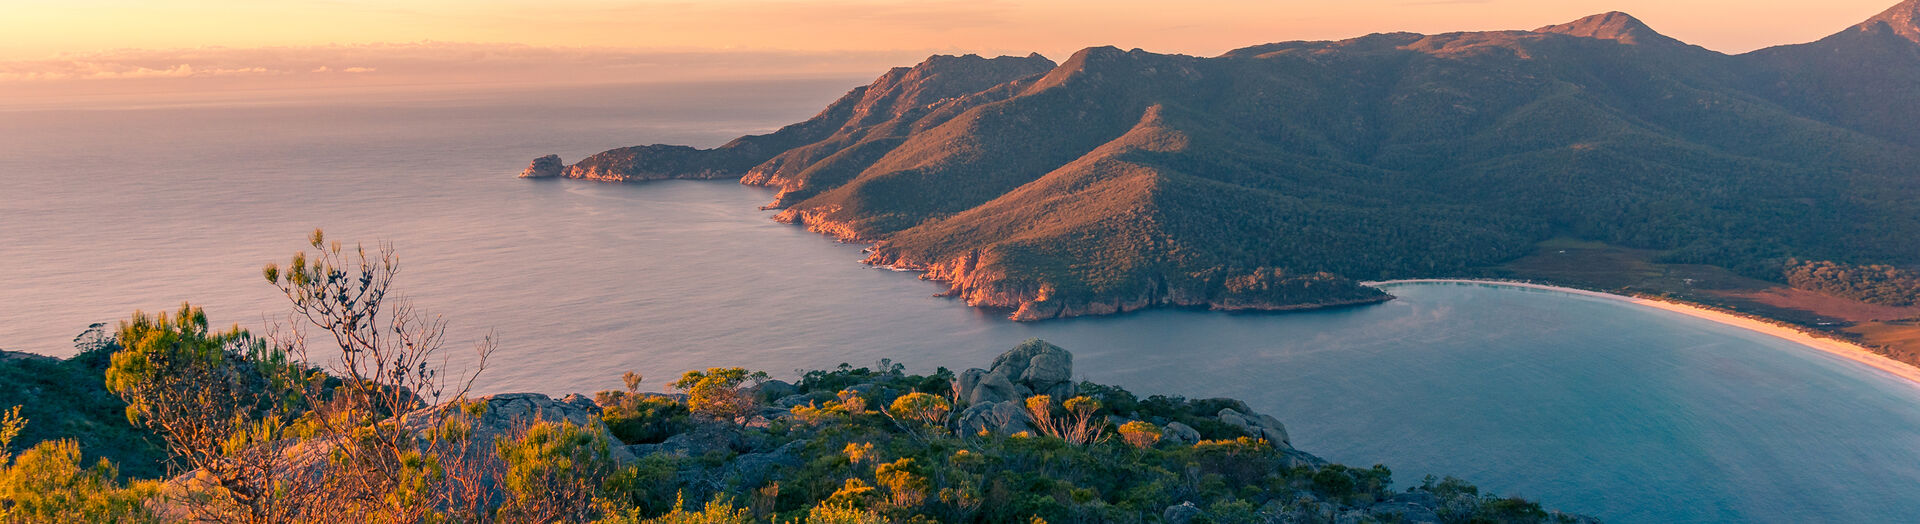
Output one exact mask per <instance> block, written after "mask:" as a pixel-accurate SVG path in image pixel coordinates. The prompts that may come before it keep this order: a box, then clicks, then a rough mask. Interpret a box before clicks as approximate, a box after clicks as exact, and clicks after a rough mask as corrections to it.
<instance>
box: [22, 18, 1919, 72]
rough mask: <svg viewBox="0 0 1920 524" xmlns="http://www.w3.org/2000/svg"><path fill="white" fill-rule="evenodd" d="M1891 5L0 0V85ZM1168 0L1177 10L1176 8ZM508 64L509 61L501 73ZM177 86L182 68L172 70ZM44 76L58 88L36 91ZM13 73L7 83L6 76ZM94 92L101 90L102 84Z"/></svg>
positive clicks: (1812, 31)
mask: <svg viewBox="0 0 1920 524" xmlns="http://www.w3.org/2000/svg"><path fill="white" fill-rule="evenodd" d="M1893 3H1894V0H1822V1H1811V0H1799V1H1770V0H1746V1H1739V0H1184V1H1180V2H1167V1H1164V0H1152V1H1142V0H1054V1H1029V2H1016V1H1006V0H638V1H632V0H629V1H612V0H0V35H5V36H4V37H0V87H4V85H5V84H13V87H14V88H15V90H16V91H17V90H20V89H26V90H28V91H32V90H33V89H35V88H36V86H37V89H39V90H41V91H47V92H74V91H75V89H76V88H74V87H72V86H71V85H69V84H72V83H74V82H81V83H82V84H84V85H83V86H82V87H80V88H77V89H78V90H79V91H87V90H88V89H90V88H89V87H85V86H92V87H91V88H92V89H106V88H107V87H119V88H137V89H136V90H140V89H149V90H150V89H155V87H152V86H156V85H159V84H157V83H156V82H158V81H160V80H165V79H174V80H180V79H199V81H200V82H199V84H200V85H202V87H204V84H208V82H207V79H211V78H223V79H228V80H227V81H226V82H224V83H223V84H222V85H241V86H253V87H260V86H283V85H289V84H303V83H306V84H321V83H334V84H356V83H357V84H377V83H381V82H389V83H392V82H403V83H422V82H435V81H445V82H453V83H457V82H485V81H498V80H500V79H501V75H505V74H508V73H509V72H518V73H515V74H518V75H519V76H518V77H517V78H524V79H548V80H556V81H557V80H584V79H593V78H600V79H623V80H632V79H653V80H673V79H679V78H684V79H701V78H717V77H727V76H731V75H739V74H746V73H747V72H754V71H759V72H763V73H768V74H812V75H855V76H872V75H873V74H878V73H879V72H881V71H883V70H884V68H885V67H887V66H889V65H911V63H913V62H915V61H917V59H918V58H920V57H924V56H925V55H927V54H933V53H978V54H982V55H989V56H991V55H998V54H1019V55H1024V54H1027V53H1029V52H1039V53H1041V54H1044V55H1047V56H1048V57H1051V58H1055V59H1056V60H1057V59H1063V58H1065V57H1066V56H1067V55H1069V54H1071V53H1072V52H1073V51H1075V50H1077V49H1080V48H1083V47H1088V46H1095V45H1115V46H1119V47H1121V48H1135V47H1139V48H1143V49H1147V50H1149V51H1156V52H1167V53H1184V54H1192V55H1202V56H1206V55H1215V54H1219V53H1221V52H1225V51H1227V50H1230V49H1233V48H1237V47H1242V46H1247V45H1253V44H1259V43H1267V42H1275V41H1284V40H1323V39H1340V38H1348V37H1354V36H1360V35H1364V34H1368V33H1375V32H1387V31H1413V32H1420V33H1429V34H1431V33H1440V32H1448V31H1468V30H1494V29H1531V28H1535V27H1540V26H1544V25H1550V24H1556V23H1561V22H1566V21H1570V20H1573V19H1576V18H1579V17H1581V16H1585V15H1590V14H1596V13H1601V12H1606V11H1614V10H1618V11H1625V12H1628V13H1631V14H1633V15H1635V16H1637V17H1639V18H1640V19H1642V20H1643V21H1645V22H1647V23H1648V24H1649V25H1651V26H1653V27H1654V28H1655V29H1656V30H1659V31H1661V32H1662V33H1665V34H1667V35H1669V36H1672V37H1675V38H1679V39H1681V40H1684V41H1687V42H1689V43H1694V44H1698V45H1701V46H1704V47H1707V48H1709V49H1714V50H1717V51H1721V52H1727V53H1739V52H1745V51H1749V50H1753V49H1757V48H1761V47H1766V46H1771V45H1779V44H1789V43H1800V42H1806V41H1811V40H1815V39H1818V38H1820V37H1822V36H1825V35H1828V34H1832V33H1834V32H1837V31H1839V30H1841V29H1843V28H1846V27H1848V26H1850V25H1853V24H1855V23H1858V22H1860V21H1862V20H1864V19H1866V18H1868V17H1870V16H1872V15H1874V14H1876V13H1878V12H1880V11H1881V10H1884V9H1886V8H1887V7H1889V6H1891V5H1892V4H1893ZM1176 6H1177V7H1176ZM510 76H511V75H510ZM174 83H177V84H181V85H187V84H189V83H188V82H174ZM56 84H57V85H58V86H56ZM23 86H24V87H23ZM103 86H107V87H103Z"/></svg>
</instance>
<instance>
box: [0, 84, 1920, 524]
mask: <svg viewBox="0 0 1920 524" xmlns="http://www.w3.org/2000/svg"><path fill="white" fill-rule="evenodd" d="M856 83H858V82H857V81H852V80H830V81H785V82H767V83H735V84H703V85H658V86H618V87H601V88H581V89H557V90H545V91H472V92H465V93H438V94H418V93H416V94H409V95H378V96H355V97H341V98H340V99H335V100H329V101H326V102H325V103H319V102H313V101H308V100H265V101H261V102H256V103H249V104H240V105H201V106H177V107H146V108H115V109H89V110H48V111H13V112H0V137H5V140H0V188H4V194H5V196H6V198H0V346H4V347H6V348H9V349H15V350H28V351H37V352H42V353H49V354H56V355H59V354H66V353H70V352H71V350H70V349H69V348H68V347H67V346H68V339H70V338H71V337H72V336H73V335H74V334H75V333H77V332H79V331H80V330H81V329H83V328H84V327H85V326H86V325H87V324H88V323H91V322H102V321H105V322H111V321H114V320H117V319H121V318H124V317H125V316H126V315H127V314H128V313H130V312H131V311H133V310H134V309H145V310H149V311H153V310H161V309H170V308H172V307H175V306H176V305H177V304H178V303H179V302H180V301H182V300H192V301H194V303H196V304H199V305H203V306H205V307H206V308H208V312H209V314H210V315H211V316H213V317H214V320H215V321H216V322H220V323H225V322H237V323H241V324H244V325H248V326H259V325H261V324H262V322H263V318H265V317H267V316H271V315H276V314H279V313H281V312H283V311H284V307H285V304H284V303H283V301H282V299H280V298H278V297H276V296H275V295H274V292H273V290H272V289H271V288H270V287H268V286H267V284H265V283H264V282H262V281H261V280H260V277H259V267H260V266H261V265H262V264H265V263H267V262H271V261H276V260H284V259H285V257H286V256H288V255H290V254H291V253H292V252H293V251H295V250H296V249H298V248H299V247H300V246H301V239H302V238H303V236H304V235H305V234H306V232H307V231H309V230H311V229H312V228H313V227H316V226H320V227H325V228H326V229H327V230H328V232H329V234H330V235H331V236H332V237H334V238H337V239H348V240H354V239H359V240H367V241H375V240H388V241H391V242H393V243H394V244H395V245H396V246H397V247H398V249H399V252H400V254H401V256H402V259H403V264H404V267H405V270H404V273H403V275H402V277H401V283H400V285H401V286H402V287H404V288H405V290H406V291H408V292H409V293H410V294H411V295H412V297H413V298H414V299H415V301H416V302H417V303H419V304H420V305H421V306H423V307H426V308H429V309H432V310H433V311H436V312H438V313H442V314H444V315H446V316H447V317H448V318H449V320H450V321H451V322H452V326H451V327H452V330H453V332H454V334H455V336H456V338H458V339H460V340H471V339H473V338H475V337H477V336H478V335H479V334H480V333H483V332H484V331H486V330H488V329H491V330H494V331H495V332H496V333H498V335H499V337H500V340H501V341H502V342H503V345H502V350H501V352H500V353H499V355H498V356H497V358H496V361H495V362H494V364H493V368H492V369H490V370H488V371H487V372H486V374H485V375H484V376H483V378H482V380H481V387H482V388H483V389H484V390H485V391H490V392H502V391H520V390H531V391H543V392H549V393H566V392H575V391H580V392H587V391H593V390H598V389H606V388H613V387H617V386H618V384H619V379H618V377H619V375H620V373H621V372H623V371H627V370H636V371H640V372H642V373H644V374H645V375H647V376H648V377H652V378H650V379H649V383H652V384H660V383H663V382H666V381H667V380H666V379H667V377H670V376H673V375H676V374H677V373H678V372H680V371H683V370H686V369H690V368H698V367H707V366H745V367H750V368H755V369H764V370H769V371H771V372H774V373H775V374H776V375H785V376H790V375H791V374H792V371H793V370H795V369H802V368H806V369H813V368H823V367H830V366H833V365H835V364H839V363H841V362H851V363H854V364H856V365H863V364H869V363H872V362H874V361H876V360H878V359H881V358H892V359H894V360H896V361H901V362H904V363H906V364H908V365H909V367H911V368H913V369H915V370H920V371H925V370H930V369H931V368H933V367H934V366H946V367H950V368H956V369H961V368H967V367H976V366H983V365H985V364H986V363H988V362H990V360H991V359H992V357H993V356H994V355H996V354H998V353H999V352H1000V351H1002V350H1004V349H1005V348H1007V347H1010V346H1012V345H1014V344H1016V343H1018V342H1020V341H1021V340H1024V339H1027V338H1029V337H1042V338H1045V339H1048V340H1050V341H1053V342H1055V343H1058V344H1061V345H1063V346H1065V347H1067V348H1068V349H1070V350H1073V351H1074V353H1075V355H1076V357H1077V358H1076V359H1075V363H1076V372H1077V373H1078V374H1080V375H1081V376H1082V377H1084V378H1087V379H1092V380H1096V381H1100V382H1108V383H1117V384H1121V385H1124V386H1126V387H1128V388H1130V389H1133V390H1134V391H1136V392H1140V393H1142V394H1147V393H1169V394H1185V395H1188V396H1193V397H1204V396H1233V397H1238V398H1242V399H1245V400H1247V401H1248V402H1250V403H1251V404H1253V405H1254V407H1255V408H1256V409H1259V410H1262V411H1264V412H1267V413H1270V414H1273V415H1275V416H1277V417H1279V418H1281V419H1282V420H1284V421H1285V422H1286V423H1287V425H1288V428H1289V429H1290V430H1291V432H1292V435H1293V438H1294V441H1295V443H1296V444H1297V445H1298V446H1300V447H1301V448H1302V449H1306V450H1308V451H1312V452H1315V453H1318V454H1320V455H1322V456H1324V457H1326V458H1328V459H1331V460H1335V461H1342V462H1348V463H1352V464H1355V465H1362V466H1364V465H1370V464H1373V463H1375V462H1384V463H1386V464H1388V465H1390V466H1392V467H1393V468H1394V470H1395V472H1396V474H1397V477H1398V478H1399V479H1401V481H1402V482H1403V483H1404V482H1411V481H1417V480H1418V479H1419V478H1420V477H1421V476H1422V475H1426V474H1455V475H1459V476H1462V477H1466V478H1468V479H1471V480H1473V481H1475V482H1477V483H1479V484H1480V485H1481V486H1483V487H1485V488H1488V489H1490V490H1491V491H1493V492H1496V493H1500V494H1513V495H1522V496H1527V497H1533V498H1537V499H1540V500H1542V501H1543V502H1545V503H1546V504H1547V505H1549V506H1551V507H1556V508H1561V509H1566V510H1571V511H1577V512H1584V513H1589V514H1593V515H1597V516H1601V517H1604V518H1607V519H1609V520H1614V521H1623V522H1715V521H1771V522H1806V521H1828V522H1894V521H1906V520H1910V519H1911V518H1912V514H1913V513H1912V509H1913V508H1915V507H1920V506H1917V505H1920V388H1915V387H1913V386H1912V385H1909V384H1906V383H1902V382H1899V381H1896V380H1894V379H1892V378H1890V377H1888V376H1886V375H1883V374H1880V373H1878V372H1875V371H1872V370H1869V369H1867V368H1865V367H1863V366H1859V365H1855V364H1851V363H1848V362H1845V361H1841V360H1838V359H1835V358H1832V357H1827V356H1824V355H1821V354H1818V353H1816V352H1813V351H1810V350H1807V349H1805V348H1800V347H1797V346H1794V345H1792V344H1790V343H1787V342H1784V341H1780V340H1777V339H1772V338H1769V337H1765V336H1762V335H1757V334H1754V333H1750V332H1746V331H1741V330H1737V329H1732V328H1727V327H1723V326H1719V325H1716V324H1712V323H1708V322H1705V321H1701V320H1697V319H1693V318H1690V317H1685V316H1679V315H1673V314H1668V313H1664V312H1658V311H1654V310H1650V309H1644V308H1640V307H1637V306H1633V305H1629V304H1623V303H1618V302H1612V301H1606V300H1601V299H1594V298H1588V297H1581V296H1574V295H1568V294H1561V293H1554V292H1545V291H1536V290H1522V289H1511V288H1492V287H1484V286H1461V285H1415V286H1402V287H1397V288H1395V290H1394V292H1395V293H1396V294H1398V295H1400V296H1401V297H1402V299H1401V300H1397V301H1393V302H1390V303H1387V304H1384V305H1379V306H1373V307H1365V308H1357V309H1345V310H1338V311H1324V312H1310V313H1298V314H1286V315H1229V314H1214V313H1205V312H1193V311H1154V312H1147V313H1140V314H1132V315H1125V316H1119V317H1112V318H1097V319H1079V320H1069V321H1056V322H1047V323H1040V324H1014V323H1009V322H1006V321H1003V320H1000V319H999V318H997V317H995V316H993V315H989V314H984V313H981V312H978V311H974V310H971V309H968V308H966V307H964V306H962V305H960V304H958V303H955V302H953V301H950V300H945V299H939V298H933V297H932V296H931V295H932V294H933V293H935V292H938V291H939V289H938V288H937V287H936V286H933V285H931V284H928V283H925V282H920V281H918V280H916V279H915V278H914V277H913V276H912V275H911V274H904V273H895V272H890V271H884V270H877V269H870V268H864V267H862V266H860V265H859V264H858V263H857V261H858V260H859V259H860V257H861V255H860V248H859V246H851V245H841V244H835V243H832V242H829V241H827V240H825V239H823V238H822V237H820V236H818V235H814V234H810V233H807V232H805V231H802V230H800V229H798V228H793V227H790V226H784V225H780V224H775V223H773V222H771V221H769V220H767V218H768V216H769V213H767V212H763V211H756V210H755V207H756V206H757V205H759V204H762V203H765V202H766V201H768V200H770V199H771V197H772V195H771V193H770V192H768V191H766V190H763V189H758V188H749V187H743V186H739V185H735V184H731V183H726V182H662V183H652V184H640V185H613V184H596V183H581V182H572V181H527V180H518V179H515V178H513V177H512V175H513V174H515V173H517V172H518V170H519V168H520V167H522V166H524V165H525V163H526V162H527V161H528V160H529V159H531V158H533V157H534V156H537V155H539V154H544V153H549V152H557V153H561V154H562V156H564V157H565V158H566V159H567V160H569V161H572V160H576V159H578V158H579V157H581V156H583V155H585V154H589V153H592V152H596V151H599V150H602V149H606V148H609V147H615V146H620V145H629V144H635V143H651V142H670V143H689V144H697V145H708V146H711V145H716V144H718V143H720V142H722V141H724V140H725V139H727V138H730V137H732V136H735V135H739V134H741V133H745V132H754V131H763V130H767V129H770V128H772V127H775V126H777V125H780V124H783V123H787V122H792V121H797V120H799V119H802V118H805V117H807V116H810V115H811V114H812V113H813V112H815V111H817V110H818V109H819V108H820V107H822V106H824V105H825V103H826V102H827V101H829V100H830V99H832V98H833V97H835V96H837V95H839V94H840V93H841V92H843V91H844V90H845V89H847V88H848V87H850V86H852V85H854V84H856ZM456 365H458V362H456Z"/></svg>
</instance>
